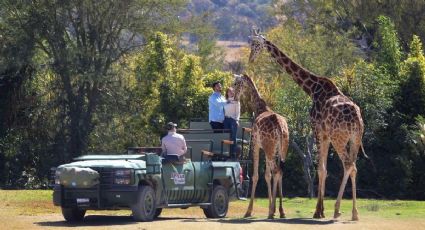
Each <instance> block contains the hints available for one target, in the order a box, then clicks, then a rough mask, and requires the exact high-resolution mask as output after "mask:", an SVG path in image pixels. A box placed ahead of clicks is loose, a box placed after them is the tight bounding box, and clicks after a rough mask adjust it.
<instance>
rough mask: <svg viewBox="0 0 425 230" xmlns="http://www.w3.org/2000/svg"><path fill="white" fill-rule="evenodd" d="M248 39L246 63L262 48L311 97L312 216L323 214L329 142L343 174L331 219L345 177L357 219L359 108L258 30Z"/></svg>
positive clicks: (343, 185) (353, 217)
mask: <svg viewBox="0 0 425 230" xmlns="http://www.w3.org/2000/svg"><path fill="white" fill-rule="evenodd" d="M251 39H252V40H251V44H250V46H251V53H250V55H249V62H253V61H254V60H255V58H256V57H257V56H258V54H259V53H260V52H261V50H263V48H266V49H267V51H268V52H269V53H270V55H271V56H272V57H273V58H274V59H275V61H276V62H277V63H278V64H279V65H280V66H281V67H282V68H283V69H284V70H285V71H286V72H287V73H288V74H289V75H291V76H292V78H293V79H294V81H295V82H296V83H297V84H298V85H299V86H300V87H301V88H302V89H303V90H304V92H305V93H307V94H308V95H309V96H310V97H311V99H312V100H313V106H312V108H311V110H310V121H311V124H312V128H313V132H314V136H315V139H316V144H317V148H318V158H319V165H318V175H319V186H318V195H317V196H318V200H317V205H316V211H315V213H314V216H313V217H314V218H323V217H325V215H324V214H323V211H324V206H323V198H324V195H325V181H326V176H327V171H326V164H327V157H328V150H329V145H330V144H332V146H333V147H334V148H335V150H336V152H337V153H338V156H339V158H340V160H341V161H342V165H343V167H344V176H343V179H342V182H341V186H340V188H339V192H338V197H337V200H336V203H335V211H334V218H335V219H336V218H338V217H339V216H340V215H341V213H340V212H339V209H340V204H341V199H342V195H343V193H344V190H345V185H346V184H347V181H348V177H350V178H351V184H352V193H353V210H352V220H358V219H359V217H358V211H357V206H356V174H357V168H356V160H357V154H358V151H359V148H360V147H361V148H362V151H363V153H364V149H363V145H362V136H363V131H364V125H363V119H362V116H361V113H360V108H359V107H358V106H357V105H356V104H355V103H354V102H353V101H351V100H350V99H349V98H348V97H346V96H345V95H344V94H343V93H342V92H341V91H340V90H339V89H338V88H337V87H336V85H335V84H334V83H333V82H332V81H331V80H329V79H328V78H325V77H319V76H317V75H315V74H313V73H311V72H309V71H308V70H306V69H305V68H303V67H301V66H300V65H298V64H297V63H295V62H294V61H292V60H291V59H290V58H289V57H288V56H287V55H286V54H284V53H283V52H282V51H280V50H279V48H277V47H276V46H275V45H274V44H273V43H271V42H270V41H268V40H266V39H265V37H264V36H263V35H261V34H259V31H258V30H254V31H253V36H252V38H251ZM347 144H349V150H347ZM365 156H366V154H365Z"/></svg>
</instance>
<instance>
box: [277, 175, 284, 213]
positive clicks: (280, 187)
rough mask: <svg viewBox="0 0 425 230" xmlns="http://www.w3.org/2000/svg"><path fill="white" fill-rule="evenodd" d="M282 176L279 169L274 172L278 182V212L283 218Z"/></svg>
mask: <svg viewBox="0 0 425 230" xmlns="http://www.w3.org/2000/svg"><path fill="white" fill-rule="evenodd" d="M282 176H283V172H282V170H281V169H279V172H278V173H276V180H277V182H278V183H277V189H278V191H279V213H280V218H285V211H284V210H283V205H282V197H283V192H282Z"/></svg>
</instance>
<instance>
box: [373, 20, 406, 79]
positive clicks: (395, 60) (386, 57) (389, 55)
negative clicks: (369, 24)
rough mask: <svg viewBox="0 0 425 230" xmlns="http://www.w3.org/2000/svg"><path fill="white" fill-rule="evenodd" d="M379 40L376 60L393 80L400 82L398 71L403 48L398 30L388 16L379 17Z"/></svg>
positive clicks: (376, 44) (376, 43)
mask: <svg viewBox="0 0 425 230" xmlns="http://www.w3.org/2000/svg"><path fill="white" fill-rule="evenodd" d="M377 21H378V36H377V40H379V41H378V42H375V46H376V47H377V50H378V51H377V55H376V58H375V59H376V61H377V63H378V65H380V66H382V67H383V69H384V70H386V71H388V74H389V75H391V76H392V80H393V81H395V83H396V84H397V83H398V80H399V79H398V73H399V66H400V61H401V50H400V45H399V40H398V35H397V31H396V29H395V27H394V24H393V23H392V22H391V20H390V19H389V18H388V17H385V16H379V17H378V19H377Z"/></svg>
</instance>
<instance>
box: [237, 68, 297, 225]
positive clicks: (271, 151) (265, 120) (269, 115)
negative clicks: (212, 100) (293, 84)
mask: <svg viewBox="0 0 425 230" xmlns="http://www.w3.org/2000/svg"><path fill="white" fill-rule="evenodd" d="M233 88H234V89H235V98H236V99H237V100H239V99H240V96H241V94H242V92H244V91H245V92H247V93H250V94H251V103H252V105H254V110H255V116H256V119H255V120H254V124H253V126H252V150H253V152H252V156H253V165H254V167H253V175H252V191H251V199H250V202H249V206H248V209H247V211H246V213H245V217H249V216H251V213H252V208H253V202H254V199H255V189H256V187H257V182H258V164H259V152H260V148H262V149H263V150H264V153H265V158H266V171H265V179H266V182H267V187H268V195H269V215H268V218H269V219H272V218H273V216H274V213H275V211H276V204H275V203H276V192H277V191H276V190H277V189H279V213H280V218H284V217H285V213H284V211H283V207H282V173H283V172H282V163H283V162H284V161H285V158H286V155H287V152H288V144H289V132H288V125H287V123H286V119H285V118H284V117H282V116H281V115H279V114H277V113H275V112H273V111H272V110H271V109H270V108H269V107H268V106H267V105H266V102H265V101H264V100H263V99H262V98H261V96H260V94H259V93H258V90H257V87H255V84H254V82H253V81H252V80H251V78H249V77H248V76H247V75H243V76H240V75H235V81H234V83H233ZM272 174H273V175H272ZM272 178H273V193H272V190H271V179H272Z"/></svg>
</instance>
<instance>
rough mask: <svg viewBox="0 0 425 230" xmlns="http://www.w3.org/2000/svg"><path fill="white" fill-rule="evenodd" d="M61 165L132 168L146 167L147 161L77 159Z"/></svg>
mask: <svg viewBox="0 0 425 230" xmlns="http://www.w3.org/2000/svg"><path fill="white" fill-rule="evenodd" d="M61 167H80V168H91V167H94V168H131V169H145V168H146V161H144V160H85V161H76V162H72V163H69V164H63V165H60V166H59V167H58V168H61Z"/></svg>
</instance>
